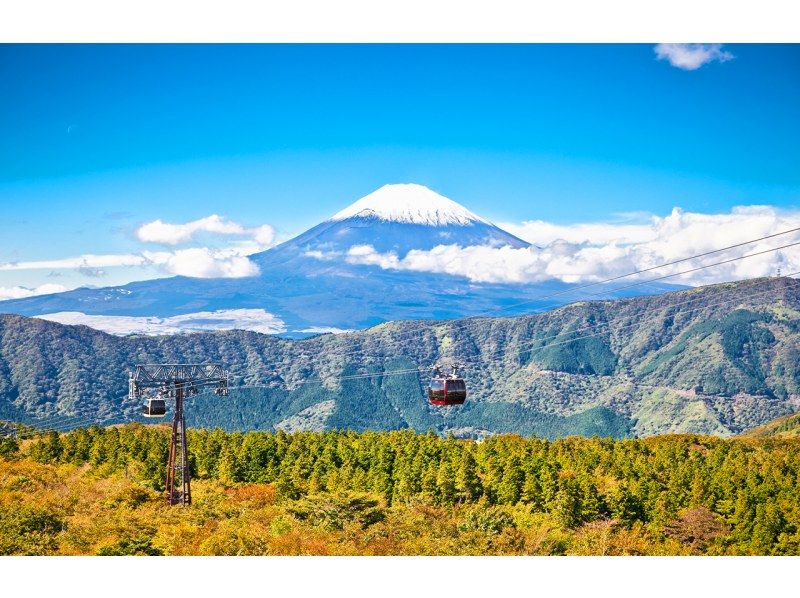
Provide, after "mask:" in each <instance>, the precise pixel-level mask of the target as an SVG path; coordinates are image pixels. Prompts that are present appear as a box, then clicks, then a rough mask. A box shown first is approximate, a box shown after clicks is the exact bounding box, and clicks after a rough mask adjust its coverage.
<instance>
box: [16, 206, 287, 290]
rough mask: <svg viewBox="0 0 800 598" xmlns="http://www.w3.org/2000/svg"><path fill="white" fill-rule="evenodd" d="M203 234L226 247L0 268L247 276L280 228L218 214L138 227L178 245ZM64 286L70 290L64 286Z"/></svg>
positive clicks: (151, 238) (139, 233)
mask: <svg viewBox="0 0 800 598" xmlns="http://www.w3.org/2000/svg"><path fill="white" fill-rule="evenodd" d="M200 233H205V234H206V235H217V236H222V237H228V239H227V246H226V247H223V248H215V247H207V246H199V247H185V248H180V249H170V250H168V251H150V250H144V251H141V252H136V253H122V254H106V255H95V254H83V255H79V256H74V257H67V258H60V259H54V260H35V261H20V262H6V263H0V271H9V270H42V269H48V270H63V269H74V270H77V271H78V272H79V273H81V274H82V275H84V276H88V277H92V278H97V277H102V276H105V275H106V274H107V272H106V269H107V268H115V267H129V268H141V267H148V266H152V267H156V268H158V269H159V270H161V271H162V272H164V273H166V274H173V275H177V276H190V277H193V278H242V277H246V276H256V275H258V273H259V268H258V266H257V265H256V264H255V263H253V262H252V261H250V259H249V257H248V256H249V255H252V254H254V253H257V252H259V251H263V250H265V249H267V248H268V247H270V246H272V245H273V244H274V243H275V229H274V228H273V227H271V226H270V225H268V224H263V225H261V226H254V227H246V226H243V225H241V224H239V223H238V222H234V221H232V220H228V219H227V218H224V217H222V216H218V215H216V214H212V215H211V216H206V217H205V218H200V219H198V220H192V221H191V222H186V223H183V224H175V223H169V222H164V221H162V220H153V221H152V222H148V223H146V224H143V225H142V226H140V227H139V228H138V229H137V230H136V238H137V239H138V240H139V241H141V242H143V243H157V244H160V245H168V246H176V245H181V244H184V243H188V242H190V241H194V240H195V239H196V237H197V236H198V235H199V234H200ZM229 237H239V238H238V239H230V238H229ZM44 286H46V285H44ZM60 290H62V291H63V290H66V288H64V287H61V289H60ZM42 292H58V291H42ZM26 293H27V294H26ZM33 294H42V293H40V292H35V291H34V290H33V289H25V288H24V287H10V288H3V289H2V290H1V291H0V300H2V299H19V298H21V297H29V296H31V295H33Z"/></svg>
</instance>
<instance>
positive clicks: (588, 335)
mask: <svg viewBox="0 0 800 598" xmlns="http://www.w3.org/2000/svg"><path fill="white" fill-rule="evenodd" d="M798 330H800V282H799V281H795V280H792V279H757V280H750V281H744V282H737V283H727V284H719V285H713V286H708V287H701V288H696V289H691V290H686V291H680V292H674V293H668V294H663V295H657V296H649V297H637V298H631V299H621V300H613V301H594V302H583V303H576V304H572V305H569V306H566V307H562V308H559V309H556V310H553V311H551V312H548V313H544V314H538V315H531V316H521V317H513V318H468V319H460V320H449V321H438V322H437V321H434V322H430V321H406V322H391V323H387V324H382V325H380V326H376V327H374V328H370V329H367V330H364V331H359V332H353V333H348V334H340V335H322V336H318V337H314V338H310V339H305V340H289V339H281V338H276V337H273V336H268V335H263V334H258V333H254V332H245V331H227V332H214V333H204V334H190V335H185V336H164V337H115V336H110V335H108V334H104V333H102V332H98V331H96V330H93V329H90V328H86V327H83V326H63V325H60V324H56V323H52V322H47V321H43V320H38V319H34V318H25V317H21V316H13V315H3V316H0V419H2V418H5V419H16V420H26V421H31V420H32V419H33V418H53V417H60V416H64V415H77V416H80V417H81V418H84V419H87V418H88V419H91V420H95V421H98V422H117V421H129V420H131V419H136V413H137V412H138V409H139V405H138V404H137V403H135V402H134V403H132V402H130V401H129V400H128V398H127V376H128V374H127V372H128V369H129V368H131V367H132V366H133V365H134V364H137V363H154V362H202V361H209V362H219V363H222V364H223V365H224V366H226V367H227V368H229V369H230V371H231V373H232V375H233V376H234V378H233V381H232V385H233V386H234V387H236V386H245V385H258V386H261V387H260V388H244V389H234V390H233V391H232V392H231V396H230V397H226V398H220V397H216V396H213V395H200V396H198V397H194V398H192V399H191V400H190V401H189V403H188V407H187V418H188V423H189V424H190V425H202V426H221V427H224V428H227V429H273V428H282V429H287V430H294V429H322V428H349V429H355V430H364V429H378V430H386V429H396V428H406V427H408V428H414V429H416V430H423V431H424V430H427V429H435V430H437V431H439V432H452V433H453V434H455V435H457V436H473V437H474V436H483V435H487V434H491V433H497V432H517V433H520V434H526V435H527V434H536V435H541V436H545V437H550V438H552V437H558V436H564V435H570V434H580V435H604V436H606V435H610V436H616V437H623V436H647V435H652V434H660V433H669V432H691V433H703V434H715V435H720V436H729V435H732V434H737V433H739V432H741V431H743V430H745V429H748V428H751V427H753V426H755V425H759V424H762V423H764V422H767V421H769V420H771V419H773V418H776V417H780V416H783V415H787V414H790V413H793V412H795V411H798V410H800V365H798V364H800V361H799V360H798V357H799V356H800V337H799V336H798V334H797V333H798ZM450 359H452V360H456V361H458V362H459V363H462V364H463V373H464V375H465V377H466V379H467V383H468V387H469V391H470V396H469V398H468V400H467V403H466V404H465V405H464V406H463V407H457V408H454V407H432V406H429V405H427V403H426V401H425V398H424V385H425V380H424V374H423V375H420V374H418V373H416V372H414V371H407V370H414V369H416V368H418V367H428V366H430V365H431V364H433V363H435V362H437V361H440V360H450ZM364 372H370V373H375V374H381V373H388V374H390V375H385V376H375V377H372V378H367V377H360V378H349V379H340V378H341V376H350V375H358V374H361V373H364ZM398 372H400V373H398ZM52 421H53V422H59V421H60V422H64V421H67V420H52ZM54 425H55V424H54Z"/></svg>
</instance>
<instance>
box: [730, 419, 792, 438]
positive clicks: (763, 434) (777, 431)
mask: <svg viewBox="0 0 800 598" xmlns="http://www.w3.org/2000/svg"><path fill="white" fill-rule="evenodd" d="M740 436H741V437H743V438H800V413H793V414H791V415H784V416H783V417H779V418H776V419H773V420H772V421H768V422H767V423H765V424H762V425H760V426H756V427H755V428H751V429H749V430H746V431H744V432H742V433H741V434H740Z"/></svg>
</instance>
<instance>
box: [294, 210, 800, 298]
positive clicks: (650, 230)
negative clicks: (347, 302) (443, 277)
mask: <svg viewBox="0 0 800 598" xmlns="http://www.w3.org/2000/svg"><path fill="white" fill-rule="evenodd" d="M501 227H503V228H505V229H506V230H508V231H509V232H511V233H514V234H515V235H517V236H519V237H521V238H522V239H525V240H526V241H528V242H531V243H534V244H535V245H537V246H534V247H529V248H522V249H514V248H512V247H508V246H506V247H489V246H470V247H461V246H459V245H438V246H436V247H434V248H433V249H430V250H412V251H409V252H408V253H407V254H406V255H405V256H400V255H398V254H397V253H395V252H392V251H389V252H385V253H380V252H378V251H376V250H375V248H374V247H372V246H371V245H356V246H353V247H351V248H350V249H349V250H348V251H346V252H344V253H341V254H333V253H330V252H329V253H325V252H320V251H314V252H308V253H307V254H306V255H308V256H309V257H313V258H316V259H324V260H330V259H344V260H345V261H347V262H348V263H351V264H360V265H369V266H376V267H379V268H382V269H384V270H409V271H417V272H433V273H442V274H450V275H454V276H463V277H466V278H468V279H469V280H471V281H473V282H476V283H533V282H541V281H544V280H553V279H555V280H560V281H563V282H566V283H577V282H595V281H599V280H603V279H606V278H611V277H614V276H618V275H621V274H626V273H628V272H633V271H635V270H641V269H644V268H650V267H652V266H657V265H659V264H663V263H666V262H670V261H674V260H678V259H681V258H685V257H689V256H692V255H697V254H700V253H705V252H708V251H713V250H716V249H719V248H721V247H727V246H730V245H734V244H737V243H743V242H745V241H749V240H750V239H755V238H759V237H764V236H767V235H771V234H775V233H777V232H782V231H785V230H789V229H792V228H797V227H800V212H799V211H792V212H786V211H780V210H777V209H775V208H772V207H768V206H749V207H737V208H734V209H733V210H732V211H731V212H729V213H726V214H702V213H696V212H685V211H683V210H681V209H679V208H675V209H673V211H672V212H671V213H670V214H669V215H668V216H665V217H658V216H653V217H651V218H650V221H649V222H647V223H643V224H613V223H612V224H604V223H582V224H574V225H568V226H561V225H555V224H551V223H547V222H543V221H529V222H523V223H521V224H516V225H514V224H501ZM797 240H800V234H798V233H793V234H787V235H784V236H781V237H777V238H774V239H768V240H766V241H762V242H759V243H753V244H751V245H747V246H745V247H742V248H738V249H734V250H730V251H727V252H724V253H720V254H715V255H713V256H709V257H707V258H702V259H700V260H693V261H692V262H688V263H681V264H676V265H674V266H669V267H666V268H660V269H658V270H656V271H654V272H651V273H648V274H647V275H644V278H645V279H649V278H655V277H657V276H661V275H666V274H675V273H678V272H681V271H683V270H687V269H689V268H692V267H695V266H699V265H703V264H710V263H714V262H718V261H722V260H724V259H727V258H731V257H737V256H740V255H744V254H748V253H756V252H759V251H763V250H766V249H770V248H773V247H778V246H780V245H785V244H788V243H791V242H793V241H797ZM778 267H780V268H781V269H782V271H783V272H784V273H789V272H794V271H800V246H797V247H792V248H788V249H784V250H781V251H779V252H775V253H768V254H765V255H763V256H758V257H753V258H748V259H744V260H741V261H737V262H732V263H730V264H725V265H721V266H715V267H713V268H709V269H707V270H702V271H699V272H695V273H691V274H688V275H681V276H676V277H675V278H673V279H672V281H674V282H680V283H682V284H690V285H699V284H710V283H714V282H720V281H724V280H734V279H742V278H751V277H758V276H771V275H774V274H775V273H776V271H777V269H778Z"/></svg>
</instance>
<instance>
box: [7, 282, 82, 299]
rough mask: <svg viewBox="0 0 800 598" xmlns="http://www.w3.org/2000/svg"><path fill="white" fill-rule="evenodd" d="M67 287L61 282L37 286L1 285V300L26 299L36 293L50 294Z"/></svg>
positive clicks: (64, 289) (59, 291)
mask: <svg viewBox="0 0 800 598" xmlns="http://www.w3.org/2000/svg"><path fill="white" fill-rule="evenodd" d="M66 290H67V287H65V286H64V285H60V284H52V283H47V284H43V285H40V286H38V287H35V288H28V287H21V286H16V287H0V301H4V300H6V299H24V298H25V297H34V296H36V295H49V294H50V293H61V292H63V291H66Z"/></svg>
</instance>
